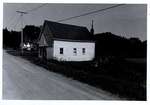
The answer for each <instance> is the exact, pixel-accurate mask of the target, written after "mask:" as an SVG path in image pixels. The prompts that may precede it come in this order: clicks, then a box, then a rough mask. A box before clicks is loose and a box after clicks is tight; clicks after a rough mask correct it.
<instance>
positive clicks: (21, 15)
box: [16, 11, 27, 55]
mask: <svg viewBox="0 0 150 105" xmlns="http://www.w3.org/2000/svg"><path fill="white" fill-rule="evenodd" d="M16 12H17V13H19V14H20V17H21V42H20V47H21V55H23V15H24V14H27V12H24V11H16Z"/></svg>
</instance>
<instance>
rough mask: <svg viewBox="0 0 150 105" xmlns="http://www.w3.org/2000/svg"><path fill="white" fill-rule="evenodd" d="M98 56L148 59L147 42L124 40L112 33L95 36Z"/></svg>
mask: <svg viewBox="0 0 150 105" xmlns="http://www.w3.org/2000/svg"><path fill="white" fill-rule="evenodd" d="M94 37H95V41H96V56H97V57H98V56H118V57H146V46H147V41H143V42H142V41H141V40H139V39H138V38H129V39H127V38H124V37H120V36H117V35H114V34H112V33H110V32H106V33H100V34H96V35H94Z"/></svg>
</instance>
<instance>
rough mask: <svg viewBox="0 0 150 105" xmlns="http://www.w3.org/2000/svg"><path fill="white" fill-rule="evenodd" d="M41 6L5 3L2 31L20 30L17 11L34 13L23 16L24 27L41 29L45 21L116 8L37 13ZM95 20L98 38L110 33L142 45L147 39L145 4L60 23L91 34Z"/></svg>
mask: <svg viewBox="0 0 150 105" xmlns="http://www.w3.org/2000/svg"><path fill="white" fill-rule="evenodd" d="M41 5H42V4H40V3H34V4H33V3H32V4H31V3H4V5H3V28H6V27H7V28H8V29H9V30H17V31H20V30H21V18H20V15H19V14H18V13H17V12H16V11H28V10H32V9H34V10H33V11H29V12H28V14H25V15H24V16H23V25H24V26H25V25H35V26H40V25H43V23H44V20H50V21H58V20H62V19H66V18H68V17H72V16H77V15H81V14H84V13H88V12H92V11H95V10H100V9H104V8H107V7H110V6H114V5H116V4H45V5H43V6H42V7H40V8H38V9H35V8H37V7H39V6H41ZM92 20H93V21H94V32H95V34H96V33H103V32H111V33H113V34H116V35H119V36H123V37H126V38H131V37H137V38H139V39H140V40H142V41H144V40H146V39H147V5H146V4H126V5H122V6H119V7H116V8H111V9H109V10H106V11H102V12H97V13H93V14H90V15H87V16H82V17H78V18H74V19H71V20H67V21H62V22H61V23H65V24H72V25H78V26H85V27H87V28H88V29H89V30H90V29H91V23H92ZM24 26H23V27H24Z"/></svg>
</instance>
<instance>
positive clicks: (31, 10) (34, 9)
mask: <svg viewBox="0 0 150 105" xmlns="http://www.w3.org/2000/svg"><path fill="white" fill-rule="evenodd" d="M45 5H47V3H44V4H42V5H40V6H37V7H35V8H33V9H30V10H27V11H26V12H28V13H29V12H33V11H36V10H38V9H39V8H41V7H43V6H45Z"/></svg>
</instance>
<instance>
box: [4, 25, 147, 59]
mask: <svg viewBox="0 0 150 105" xmlns="http://www.w3.org/2000/svg"><path fill="white" fill-rule="evenodd" d="M23 33H24V42H25V43H26V42H30V43H33V42H35V41H36V40H37V39H38V37H39V34H40V27H36V26H34V25H27V26H25V28H24V29H23ZM94 38H95V42H96V57H99V56H118V57H146V46H147V41H143V42H142V41H141V40H139V39H138V38H129V39H127V38H124V37H121V36H117V35H114V34H112V33H110V32H106V33H100V34H96V35H94ZM20 40H21V32H17V31H8V30H7V28H5V29H3V46H4V47H11V48H14V49H17V48H19V46H20Z"/></svg>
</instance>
